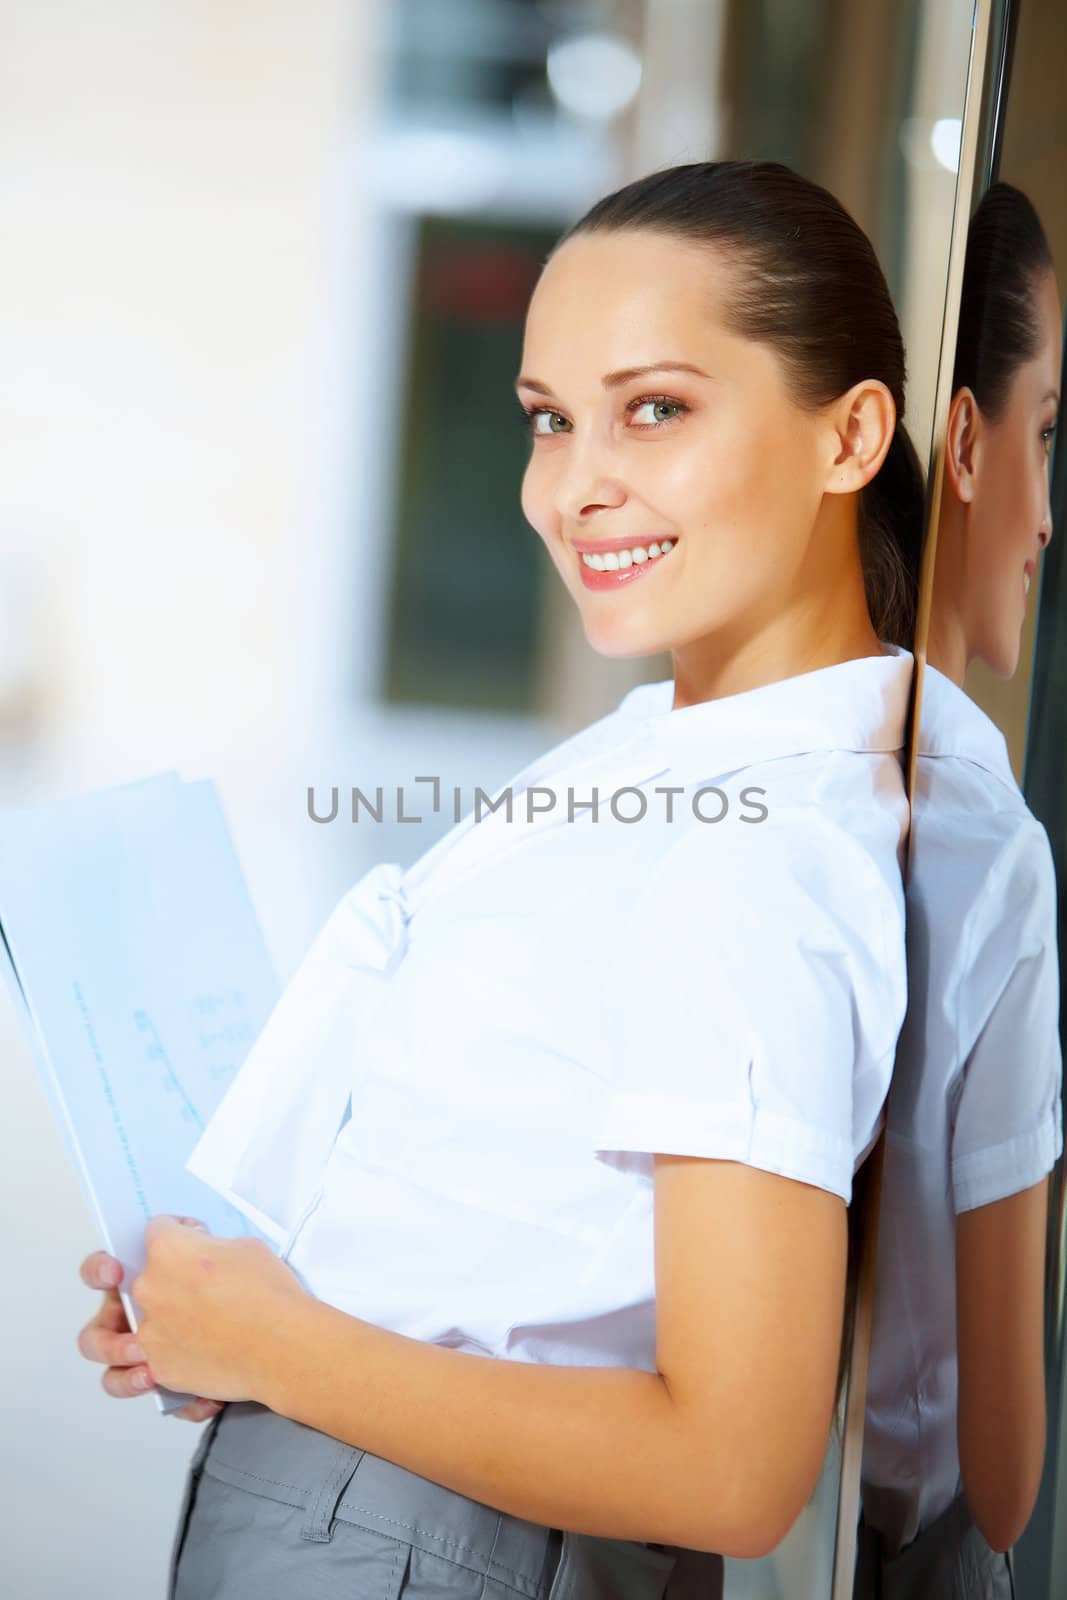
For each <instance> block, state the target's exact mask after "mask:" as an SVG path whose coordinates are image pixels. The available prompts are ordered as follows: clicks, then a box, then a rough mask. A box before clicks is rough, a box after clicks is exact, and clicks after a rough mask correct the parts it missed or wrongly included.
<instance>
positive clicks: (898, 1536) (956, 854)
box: [857, 183, 1063, 1600]
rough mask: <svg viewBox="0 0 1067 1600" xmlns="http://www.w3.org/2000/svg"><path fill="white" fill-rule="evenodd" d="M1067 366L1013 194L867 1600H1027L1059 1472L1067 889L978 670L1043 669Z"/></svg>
mask: <svg viewBox="0 0 1067 1600" xmlns="http://www.w3.org/2000/svg"><path fill="white" fill-rule="evenodd" d="M1061 346H1062V313H1061V308H1060V303H1059V295H1058V291H1057V287H1056V279H1055V274H1054V272H1053V268H1052V260H1051V256H1050V254H1049V247H1048V241H1047V239H1046V238H1045V235H1044V231H1043V229H1042V227H1041V223H1040V221H1039V219H1038V217H1037V215H1036V214H1035V212H1034V209H1033V206H1032V205H1031V204H1030V202H1029V200H1027V198H1026V196H1025V195H1023V194H1021V193H1020V192H1019V190H1017V189H1014V188H1012V187H1011V186H1009V185H1007V184H1002V183H998V184H995V185H994V186H993V187H992V188H991V189H990V190H989V191H988V192H987V194H986V195H985V196H984V197H983V199H982V201H981V204H980V205H979V206H978V208H977V210H976V212H975V215H974V218H973V220H972V223H971V228H970V232H969V235H968V244H967V260H966V266H965V272H964V286H963V294H962V299H961V318H960V333H959V340H958V350H957V358H956V366H955V373H954V383H953V389H954V394H953V400H952V405H951V408H950V414H949V423H948V429H947V448H946V458H945V476H944V489H943V494H942V503H941V513H940V525H939V532H938V543H937V560H936V573H935V582H934V592H933V595H932V597H931V599H932V604H931V613H930V632H929V642H928V662H927V666H926V670H925V672H924V674H923V699H922V707H921V714H920V719H919V728H918V746H919V748H918V761H917V771H916V788H915V794H914V795H913V797H912V830H913V833H912V845H911V870H910V875H909V881H908V889H907V911H908V953H909V967H908V987H909V1000H908V1015H907V1020H906V1022H905V1024H904V1029H903V1033H902V1035H901V1041H900V1050H899V1053H898V1061H897V1068H896V1078H895V1081H894V1086H893V1093H892V1095H891V1096H890V1101H889V1114H888V1119H889V1129H888V1136H887V1146H886V1161H885V1170H884V1187H883V1198H882V1222H881V1233H880V1240H879V1248H878V1279H879V1282H878V1292H877V1296H876V1318H875V1325H874V1332H873V1340H872V1350H871V1370H870V1380H869V1385H868V1412H867V1428H866V1436H865V1448H864V1460H863V1507H864V1511H863V1519H864V1520H863V1530H864V1531H863V1532H862V1533H861V1550H860V1563H859V1566H860V1576H859V1582H858V1584H857V1594H858V1595H863V1596H865V1597H868V1596H882V1597H884V1600H904V1597H905V1596H912V1595H914V1596H916V1597H922V1600H952V1597H957V1596H958V1597H963V1596H964V1595H966V1596H968V1597H970V1596H973V1597H975V1600H979V1597H990V1600H991V1597H994V1596H999V1595H1004V1596H1008V1595H1011V1594H1012V1593H1013V1585H1012V1573H1011V1559H1010V1547H1011V1546H1012V1545H1013V1544H1014V1543H1015V1541H1016V1539H1017V1538H1018V1537H1019V1535H1020V1534H1021V1533H1022V1532H1023V1529H1024V1528H1025V1527H1026V1524H1027V1522H1028V1521H1029V1519H1030V1514H1031V1512H1032V1511H1033V1507H1034V1502H1035V1500H1036V1497H1037V1491H1038V1486H1039V1484H1040V1481H1041V1472H1042V1465H1043V1461H1044V1451H1045V1382H1044V1287H1045V1229H1046V1211H1047V1190H1048V1173H1049V1171H1050V1169H1051V1168H1052V1166H1053V1165H1054V1164H1055V1162H1056V1160H1057V1158H1058V1156H1059V1154H1060V1152H1061V1150H1062V1148H1063V1128H1062V1115H1061V1105H1060V1083H1061V1060H1060V1041H1059V966H1058V960H1057V950H1056V882H1055V873H1054V868H1053V863H1052V855H1051V851H1050V848H1049V842H1048V838H1047V836H1046V834H1045V830H1044V828H1043V827H1042V826H1041V824H1040V823H1039V822H1038V821H1037V819H1036V818H1035V817H1034V816H1033V814H1032V813H1031V812H1030V810H1029V808H1028V807H1027V805H1026V802H1025V800H1024V798H1023V796H1022V793H1021V792H1020V789H1019V786H1018V784H1017V782H1016V780H1015V776H1014V774H1013V772H1012V769H1011V763H1010V761H1009V759H1008V752H1007V747H1006V745H1005V741H1004V736H1003V734H1002V733H1001V732H1000V730H999V729H998V728H997V727H996V725H995V723H993V722H992V721H991V720H990V718H989V717H988V716H986V714H985V713H984V712H983V711H981V710H980V709H979V708H978V706H976V705H975V704H974V702H973V701H972V700H970V699H969V698H968V696H967V695H966V694H964V692H963V688H962V684H963V681H964V675H965V673H966V670H967V667H968V666H969V664H970V663H971V662H972V661H975V660H979V661H983V662H985V663H986V665H987V666H988V667H989V668H990V670H991V671H993V672H994V673H996V674H997V675H998V676H999V677H1002V678H1008V677H1010V676H1011V675H1012V674H1013V673H1014V671H1015V669H1016V666H1017V664H1018V660H1019V644H1020V634H1021V631H1022V624H1023V620H1024V617H1025V613H1026V606H1027V602H1028V597H1029V594H1030V590H1031V580H1032V579H1033V578H1034V576H1035V574H1036V572H1037V564H1038V560H1039V557H1040V554H1041V551H1042V549H1043V548H1044V547H1045V546H1046V545H1047V544H1048V541H1049V538H1050V537H1051V533H1052V517H1051V509H1050V502H1049V456H1050V450H1051V441H1052V434H1053V431H1054V429H1055V425H1056V417H1057V411H1058V407H1059V388H1060V362H1061ZM953 1262H955V1266H956V1271H955V1274H954V1273H953V1272H952V1270H951V1268H952V1265H953Z"/></svg>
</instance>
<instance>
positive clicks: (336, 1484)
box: [300, 1444, 366, 1544]
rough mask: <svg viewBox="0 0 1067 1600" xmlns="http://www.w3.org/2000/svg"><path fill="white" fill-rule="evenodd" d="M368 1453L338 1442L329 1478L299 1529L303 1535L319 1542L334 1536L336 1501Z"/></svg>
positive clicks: (327, 1541)
mask: <svg viewBox="0 0 1067 1600" xmlns="http://www.w3.org/2000/svg"><path fill="white" fill-rule="evenodd" d="M365 1454H366V1452H365V1451H363V1450H359V1449H357V1448H356V1446H355V1445H351V1444H339V1445H338V1447H337V1453H336V1455H335V1456H334V1458H333V1461H332V1463H331V1466H330V1470H329V1472H328V1473H327V1475H326V1479H325V1481H324V1482H323V1484H322V1487H321V1488H320V1489H319V1491H318V1493H317V1494H316V1495H315V1496H314V1497H313V1498H312V1500H311V1502H310V1504H309V1505H308V1508H307V1515H306V1517H305V1518H304V1522H303V1526H302V1527H301V1529H300V1537H301V1539H313V1540H315V1541H316V1542H317V1543H319V1544H328V1543H329V1541H330V1539H332V1538H333V1526H332V1524H333V1516H334V1512H335V1511H336V1509H337V1502H338V1500H340V1498H341V1495H342V1494H343V1493H344V1489H345V1485H346V1484H347V1483H348V1480H349V1478H351V1476H352V1474H353V1472H355V1470H356V1468H357V1467H358V1465H359V1463H360V1461H361V1460H362V1459H363V1456H364V1455H365Z"/></svg>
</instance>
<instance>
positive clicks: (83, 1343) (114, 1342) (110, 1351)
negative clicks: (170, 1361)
mask: <svg viewBox="0 0 1067 1600" xmlns="http://www.w3.org/2000/svg"><path fill="white" fill-rule="evenodd" d="M78 1349H79V1350H80V1352H81V1354H82V1355H83V1356H84V1357H85V1359H86V1361H102V1362H103V1364H104V1366H106V1367H133V1366H138V1365H140V1364H141V1363H142V1362H144V1361H145V1360H146V1359H147V1358H146V1356H145V1353H144V1351H143V1350H142V1349H141V1346H140V1345H139V1344H138V1343H137V1340H136V1339H134V1338H132V1337H131V1335H130V1331H129V1329H128V1328H125V1329H121V1330H120V1329H111V1328H102V1327H100V1326H99V1325H98V1324H97V1323H95V1322H87V1323H86V1325H85V1327H84V1328H83V1329H82V1330H81V1332H80V1333H79V1335H78Z"/></svg>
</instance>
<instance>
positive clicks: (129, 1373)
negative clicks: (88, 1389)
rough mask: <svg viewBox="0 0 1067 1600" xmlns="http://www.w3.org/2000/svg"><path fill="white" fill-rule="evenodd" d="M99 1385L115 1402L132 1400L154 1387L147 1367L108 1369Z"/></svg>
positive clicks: (153, 1380)
mask: <svg viewBox="0 0 1067 1600" xmlns="http://www.w3.org/2000/svg"><path fill="white" fill-rule="evenodd" d="M100 1383H101V1385H102V1387H103V1389H104V1392H105V1393H106V1394H109V1395H111V1397H112V1398H113V1399H115V1400H132V1399H134V1398H136V1396H137V1395H139V1394H147V1393H148V1391H149V1390H150V1389H154V1388H155V1386H156V1384H155V1379H154V1378H153V1377H152V1374H151V1373H150V1372H149V1370H148V1368H147V1367H108V1369H107V1371H106V1372H105V1373H104V1374H103V1375H102V1377H101V1379H100Z"/></svg>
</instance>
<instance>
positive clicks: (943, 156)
mask: <svg viewBox="0 0 1067 1600" xmlns="http://www.w3.org/2000/svg"><path fill="white" fill-rule="evenodd" d="M961 132H962V124H961V122H960V119H959V117H938V118H937V120H936V121H933V120H931V119H930V118H929V117H905V119H904V121H903V122H902V123H901V125H900V148H901V149H902V150H903V152H904V155H905V156H906V157H907V161H908V165H909V166H912V167H915V168H916V169H917V170H918V171H920V172H931V173H932V172H951V173H956V172H958V171H959V165H960V135H961Z"/></svg>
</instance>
